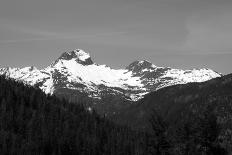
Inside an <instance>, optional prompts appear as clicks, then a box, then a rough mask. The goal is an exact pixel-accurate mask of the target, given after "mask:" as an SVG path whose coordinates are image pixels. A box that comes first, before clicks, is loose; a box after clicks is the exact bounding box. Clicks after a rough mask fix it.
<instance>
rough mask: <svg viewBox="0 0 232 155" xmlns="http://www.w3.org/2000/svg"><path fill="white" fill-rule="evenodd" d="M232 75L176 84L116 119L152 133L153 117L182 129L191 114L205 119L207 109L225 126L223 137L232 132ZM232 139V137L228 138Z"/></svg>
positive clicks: (127, 110)
mask: <svg viewBox="0 0 232 155" xmlns="http://www.w3.org/2000/svg"><path fill="white" fill-rule="evenodd" d="M231 90H232V74H229V75H226V76H223V77H219V78H215V79H212V80H209V81H206V82H202V83H189V84H183V85H175V86H170V87H166V88H163V89H160V90H158V91H156V92H153V93H150V94H147V95H145V97H144V98H143V99H141V100H139V101H138V102H136V103H135V104H133V105H131V106H130V107H129V108H127V109H124V111H121V113H119V114H118V115H117V116H116V115H115V117H114V119H115V121H117V122H118V123H121V124H129V125H130V126H132V127H133V128H140V129H141V128H142V129H146V130H149V129H150V128H151V126H150V122H149V119H150V116H151V115H152V113H154V110H155V112H156V113H159V114H160V115H161V116H162V117H163V118H164V120H165V121H166V122H167V123H168V124H170V126H180V124H182V123H183V122H185V121H186V120H188V119H189V116H190V114H194V115H196V116H201V115H203V114H204V111H205V110H206V109H207V107H211V110H212V112H213V113H214V114H215V115H216V116H217V119H218V121H219V123H220V124H222V126H223V132H222V133H221V134H222V135H221V136H226V135H227V134H228V133H231V132H232V124H231V122H232V91H231ZM227 136H228V135H227ZM229 141H230V142H232V139H229Z"/></svg>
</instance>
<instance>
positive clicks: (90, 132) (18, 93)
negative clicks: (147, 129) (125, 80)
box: [0, 77, 149, 155]
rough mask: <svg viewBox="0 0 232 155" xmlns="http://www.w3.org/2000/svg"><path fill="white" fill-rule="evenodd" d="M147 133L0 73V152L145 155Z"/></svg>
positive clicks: (2, 154)
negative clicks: (2, 75) (123, 125)
mask: <svg viewBox="0 0 232 155" xmlns="http://www.w3.org/2000/svg"><path fill="white" fill-rule="evenodd" d="M146 137H147V136H146V134H144V133H139V132H134V131H132V130H130V129H129V128H127V127H120V126H116V125H114V124H113V123H111V122H109V121H107V120H106V119H104V118H100V117H99V116H98V115H97V114H96V113H95V112H94V111H88V110H85V109H84V108H83V107H82V106H81V105H80V104H78V105H77V104H73V103H68V102H67V101H65V100H60V99H58V98H56V97H55V96H49V95H45V94H44V93H43V92H42V91H41V90H40V89H37V88H33V87H29V86H25V85H24V84H23V83H18V82H15V81H13V80H10V79H5V77H0V154H1V155H4V154H23V155H26V154H30V155H31V154H48V155H50V154H57V155H59V154H77V155H95V154H96V155H104V154H105V155H111V154H112V155H113V154H115V155H120V154H121V155H130V154H131V155H134V154H138V155H140V154H145V155H146V154H148V152H147V151H148V150H149V149H148V146H149V145H148V139H147V138H146Z"/></svg>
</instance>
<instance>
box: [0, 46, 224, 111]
mask: <svg viewBox="0 0 232 155" xmlns="http://www.w3.org/2000/svg"><path fill="white" fill-rule="evenodd" d="M0 75H6V76H7V77H9V78H12V79H15V80H19V81H23V82H24V83H26V84H29V85H32V86H38V87H39V88H40V89H42V90H43V91H44V92H45V93H47V94H58V95H60V96H68V97H66V98H68V99H69V100H72V98H75V99H73V100H76V99H77V98H78V100H79V99H80V94H82V95H81V96H85V98H89V99H90V100H93V103H94V104H96V103H99V102H102V99H103V98H105V97H106V96H110V97H111V98H112V100H115V99H116V98H117V99H116V100H117V103H120V104H121V103H122V102H123V103H124V102H128V103H131V102H134V101H137V100H139V99H141V98H143V96H144V95H145V94H148V93H150V92H153V91H156V90H158V89H161V88H164V87H167V86H171V85H176V84H185V83H189V82H203V81H207V80H210V79H212V78H216V77H220V76H221V74H219V73H217V72H215V71H213V70H211V69H205V68H203V69H192V70H181V69H172V68H170V67H158V66H156V65H154V64H152V63H151V62H149V61H146V60H142V61H139V60H137V61H134V62H132V63H131V64H129V65H128V66H127V67H126V68H125V69H113V68H111V67H108V66H106V65H99V64H96V63H94V62H93V61H92V59H91V57H90V55H89V53H88V52H85V51H84V50H81V49H75V50H72V51H67V52H64V53H62V54H61V56H60V57H58V59H56V60H55V61H53V62H52V63H51V65H49V66H48V67H46V68H44V69H37V68H36V67H33V66H31V67H25V68H11V67H8V68H0ZM70 91H71V92H72V93H70ZM77 94H78V95H77ZM73 96H75V97H73ZM119 100H120V101H119ZM108 102H111V101H107V103H108ZM112 104H115V103H112ZM110 105H111V104H110ZM111 106H112V105H111ZM114 106H116V107H117V106H118V105H114ZM122 106H123V105H122Z"/></svg>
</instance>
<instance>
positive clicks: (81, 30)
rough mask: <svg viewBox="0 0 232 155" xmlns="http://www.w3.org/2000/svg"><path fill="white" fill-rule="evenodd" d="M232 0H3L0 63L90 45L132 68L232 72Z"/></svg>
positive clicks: (46, 59)
mask: <svg viewBox="0 0 232 155" xmlns="http://www.w3.org/2000/svg"><path fill="white" fill-rule="evenodd" d="M231 8H232V1H231V0H1V1H0V67H6V66H11V67H25V66H32V65H33V66H36V67H38V68H43V67H46V66H48V65H49V64H50V63H51V62H52V61H54V60H56V59H57V58H58V57H59V56H60V55H61V54H62V53H63V52H65V51H70V50H73V49H77V48H79V49H83V50H85V51H87V52H89V53H90V55H91V57H92V59H93V61H94V62H95V63H98V64H107V65H108V66H110V67H113V68H125V67H126V66H128V65H129V64H130V63H131V62H133V61H135V60H148V61H150V62H152V63H153V64H155V65H157V66H169V67H173V68H180V69H192V68H211V69H213V70H215V71H217V72H220V73H223V74H228V73H232V67H231V66H232V9H231Z"/></svg>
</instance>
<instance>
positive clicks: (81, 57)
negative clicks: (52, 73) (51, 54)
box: [53, 49, 93, 65]
mask: <svg viewBox="0 0 232 155" xmlns="http://www.w3.org/2000/svg"><path fill="white" fill-rule="evenodd" d="M71 59H75V61H76V62H78V63H80V64H82V65H92V64H93V61H92V59H91V57H90V54H89V53H87V52H85V51H84V50H82V49H75V50H72V51H68V52H64V53H62V54H61V56H60V57H59V58H58V59H57V60H56V61H55V63H57V62H58V61H59V60H71ZM55 63H53V65H54V64H55Z"/></svg>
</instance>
